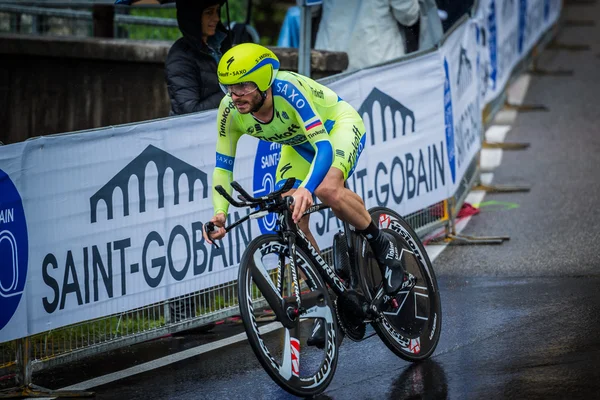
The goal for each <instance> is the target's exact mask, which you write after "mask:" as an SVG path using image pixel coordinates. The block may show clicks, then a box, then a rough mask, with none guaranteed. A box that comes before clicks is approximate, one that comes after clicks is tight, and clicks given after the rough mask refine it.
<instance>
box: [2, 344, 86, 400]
mask: <svg viewBox="0 0 600 400" xmlns="http://www.w3.org/2000/svg"><path fill="white" fill-rule="evenodd" d="M29 354H30V348H29V338H27V337H26V338H23V339H21V340H19V343H18V347H17V360H18V364H19V370H18V372H17V379H16V380H17V382H16V383H17V385H19V386H18V387H14V388H10V389H5V390H0V399H20V398H24V397H33V398H36V397H37V398H40V397H94V396H95V393H94V392H85V391H80V390H52V389H46V388H44V387H41V386H38V385H34V384H33V383H32V382H31V378H32V371H31V360H30V358H29Z"/></svg>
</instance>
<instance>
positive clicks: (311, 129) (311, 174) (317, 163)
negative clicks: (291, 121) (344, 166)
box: [300, 112, 334, 193]
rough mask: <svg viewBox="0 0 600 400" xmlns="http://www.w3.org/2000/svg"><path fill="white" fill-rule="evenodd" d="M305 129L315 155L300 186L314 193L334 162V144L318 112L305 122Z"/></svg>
mask: <svg viewBox="0 0 600 400" xmlns="http://www.w3.org/2000/svg"><path fill="white" fill-rule="evenodd" d="M303 129H304V130H305V134H306V137H307V139H308V142H309V143H310V145H311V146H312V147H313V149H314V150H315V157H314V158H313V161H312V163H311V164H310V169H309V171H308V174H307V175H306V178H305V179H304V182H302V184H301V185H300V187H305V188H306V189H307V190H308V191H309V192H311V193H314V192H315V190H316V189H317V187H318V186H319V185H320V184H321V182H323V179H325V175H327V172H329V169H330V168H331V164H333V157H334V155H333V146H332V145H331V141H330V140H329V134H328V133H327V131H326V130H325V126H324V125H323V122H322V121H321V118H320V116H319V114H317V113H316V112H315V117H314V119H312V120H311V121H310V122H309V123H308V124H305V125H304V127H303Z"/></svg>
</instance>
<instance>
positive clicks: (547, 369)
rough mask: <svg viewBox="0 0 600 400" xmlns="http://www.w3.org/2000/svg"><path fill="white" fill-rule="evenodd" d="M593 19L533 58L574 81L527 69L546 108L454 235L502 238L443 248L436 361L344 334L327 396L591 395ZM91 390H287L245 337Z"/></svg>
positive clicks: (218, 334)
mask: <svg viewBox="0 0 600 400" xmlns="http://www.w3.org/2000/svg"><path fill="white" fill-rule="evenodd" d="M565 12H566V16H567V19H584V20H594V21H600V4H598V3H592V4H590V5H584V6H581V5H580V6H567V8H566V10H565ZM599 38H600V23H598V22H596V25H595V26H593V27H589V26H588V27H569V28H565V29H563V31H562V32H561V33H560V35H559V41H560V42H563V43H570V44H588V45H590V46H591V50H590V51H584V52H567V51H564V50H548V51H546V52H544V53H543V54H542V56H541V59H540V62H539V65H540V66H542V67H543V68H546V69H548V70H556V69H571V70H573V71H574V75H573V76H571V77H553V76H532V79H531V84H530V86H529V90H528V92H527V96H526V98H525V103H528V104H544V105H545V106H547V107H548V108H549V110H550V111H549V112H534V113H520V114H519V115H518V117H517V119H516V121H515V122H514V123H513V124H512V126H513V127H512V130H511V131H510V132H509V134H508V136H507V138H506V140H507V141H515V142H528V143H530V144H531V147H530V148H529V149H527V150H525V151H513V152H504V155H503V161H502V165H501V166H500V167H498V168H497V169H496V170H495V171H494V182H495V183H502V184H506V183H517V184H530V185H531V191H530V192H528V193H490V194H487V195H486V197H485V201H490V200H496V201H504V202H511V203H514V204H516V205H518V207H515V208H512V209H498V208H492V207H488V208H486V207H482V208H481V212H480V214H479V215H477V216H475V217H473V218H472V220H471V221H470V223H469V225H468V226H467V228H466V230H465V231H464V232H463V233H466V234H472V235H486V236H488V235H508V236H510V238H511V239H510V241H508V242H505V243H504V244H502V245H496V246H451V247H448V248H447V249H446V250H445V251H444V252H443V253H442V254H441V255H440V256H439V257H438V258H437V259H436V261H435V262H434V268H435V269H436V271H437V274H438V280H439V283H440V287H441V293H442V304H443V328H442V335H441V339H440V343H439V345H438V347H437V350H436V352H435V353H434V355H433V357H432V358H431V359H430V360H428V361H426V362H423V363H420V364H410V363H407V362H405V361H403V360H401V359H399V358H397V357H395V356H394V355H393V354H392V353H391V352H390V351H389V350H388V349H387V348H386V347H385V346H384V345H383V343H382V342H380V341H379V340H378V339H377V338H376V337H373V338H371V339H368V340H366V341H364V342H362V343H353V342H350V341H348V340H345V341H344V343H343V345H342V347H341V349H340V357H339V363H338V369H337V371H336V374H335V378H334V379H333V381H332V383H331V385H330V387H329V388H328V390H327V391H326V392H325V393H324V394H323V395H321V396H319V397H318V398H322V399H329V398H330V399H384V398H389V399H407V398H411V399H444V398H449V399H464V398H472V399H481V398H485V399H505V398H509V399H588V398H598V397H599V396H600V335H599V333H600V290H599V289H600V251H599V250H600V245H599V244H598V243H600V213H599V212H598V211H597V207H598V199H600V175H599V172H598V166H600V128H598V124H599V123H600V105H599V104H600V102H599V101H598V99H599V98H600V40H599ZM241 331H242V328H241V326H240V325H239V324H237V323H235V322H230V323H227V324H224V325H220V326H219V327H217V328H216V329H215V330H214V331H213V332H212V333H208V334H206V333H205V334H200V333H190V334H188V335H186V336H184V337H168V338H163V339H160V340H157V341H154V342H150V343H146V344H143V345H140V346H135V347H131V348H128V349H125V350H122V351H116V352H112V353H109V354H107V355H103V356H101V357H98V358H91V359H88V360H85V361H82V362H80V363H77V364H75V365H74V366H71V367H70V368H64V367H63V368H56V369H53V370H49V371H45V372H43V373H40V374H36V375H34V381H35V382H36V383H37V384H40V385H42V386H46V387H50V388H60V387H64V386H68V385H71V384H74V383H77V382H81V381H83V380H86V379H90V378H92V377H94V376H98V375H102V374H106V373H109V372H113V371H116V370H120V369H124V368H126V367H129V366H132V365H135V364H137V363H141V362H144V361H148V360H150V359H152V358H155V357H158V356H163V355H167V354H172V353H175V352H178V351H182V350H185V349H188V348H191V347H194V346H196V345H198V344H201V343H206V342H211V341H214V340H216V339H219V338H222V337H224V336H227V335H231V334H234V333H239V332H241ZM92 390H93V391H95V392H96V394H97V398H98V399H103V400H109V399H115V400H117V399H119V400H121V399H182V400H183V399H287V398H293V397H292V396H290V395H288V394H286V392H284V391H283V390H281V389H280V388H279V387H278V386H277V385H276V384H274V383H273V382H272V381H271V380H270V378H269V377H268V376H267V375H266V373H265V372H264V371H263V370H262V368H261V367H260V365H259V363H258V361H256V359H255V358H254V355H253V354H252V352H251V349H250V347H249V346H248V345H247V344H246V343H245V342H240V343H237V344H235V345H231V346H228V347H226V348H222V349H219V350H217V351H212V352H209V353H205V354H202V355H200V356H197V357H193V358H190V359H188V360H185V361H180V362H177V363H174V364H171V365H169V366H166V367H163V368H160V369H157V370H152V371H148V372H145V373H142V374H138V375H134V376H131V377H129V378H125V379H122V380H119V381H117V382H114V383H111V384H107V385H104V386H99V387H95V388H93V389H92Z"/></svg>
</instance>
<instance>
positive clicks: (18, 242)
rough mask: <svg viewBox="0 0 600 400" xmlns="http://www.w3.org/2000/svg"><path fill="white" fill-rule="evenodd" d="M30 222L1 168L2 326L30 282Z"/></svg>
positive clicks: (0, 273) (9, 318)
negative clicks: (28, 280)
mask: <svg viewBox="0 0 600 400" xmlns="http://www.w3.org/2000/svg"><path fill="white" fill-rule="evenodd" d="M28 252H29V243H28V241H27V223H26V222H25V211H24V210H23V201H22V200H21V196H20V195H19V192H18V191H17V188H16V187H15V185H14V184H13V182H12V181H11V180H10V178H9V176H8V175H7V174H6V173H5V172H4V171H2V170H1V169H0V329H2V328H4V327H5V326H6V324H8V322H9V321H10V320H11V318H12V317H13V315H14V314H15V311H17V307H18V306H19V301H20V300H21V295H22V294H23V290H24V289H25V283H26V281H27V259H28Z"/></svg>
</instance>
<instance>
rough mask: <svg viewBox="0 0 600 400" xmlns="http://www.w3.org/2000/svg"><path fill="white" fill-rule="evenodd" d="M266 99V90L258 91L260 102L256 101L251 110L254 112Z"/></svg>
mask: <svg viewBox="0 0 600 400" xmlns="http://www.w3.org/2000/svg"><path fill="white" fill-rule="evenodd" d="M266 99H267V92H266V91H264V92H260V103H258V104H257V105H256V106H255V107H254V108H253V109H252V110H251V112H253V113H255V112H257V111H258V110H260V108H261V107H262V106H263V104H265V100H266Z"/></svg>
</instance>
